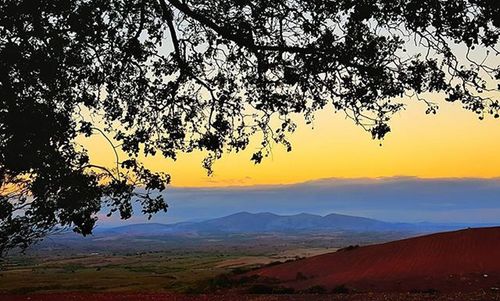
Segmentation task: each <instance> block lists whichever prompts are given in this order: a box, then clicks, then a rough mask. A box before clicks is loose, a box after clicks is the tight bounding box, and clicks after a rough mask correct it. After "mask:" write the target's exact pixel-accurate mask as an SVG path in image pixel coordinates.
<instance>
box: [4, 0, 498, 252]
mask: <svg viewBox="0 0 500 301" xmlns="http://www.w3.org/2000/svg"><path fill="white" fill-rule="evenodd" d="M496 2H497V0H454V1H447V0H398V1H395V0H338V1H331V0H203V1H202V0H72V1H69V0H30V1H27V0H6V1H2V2H1V3H0V181H1V182H0V186H1V188H0V189H1V191H0V253H2V254H3V253H4V252H6V251H7V250H8V249H11V248H14V247H26V246H28V245H29V244H30V243H32V242H34V241H36V240H37V239H39V238H41V237H43V236H44V235H46V234H47V233H48V232H50V231H53V230H54V229H55V228H56V226H57V225H59V226H62V227H63V228H67V227H71V228H73V229H74V231H76V232H79V233H81V234H84V235H86V234H89V233H91V231H92V228H93V227H94V224H95V221H96V213H97V212H99V211H100V210H103V208H104V207H108V208H109V209H108V210H109V212H110V214H111V213H113V212H116V211H117V212H118V213H119V214H120V215H121V217H122V218H128V217H130V216H131V213H132V212H131V211H132V202H135V201H137V202H140V203H141V204H142V208H143V212H144V213H145V214H148V215H151V214H154V213H156V212H158V211H161V210H166V209H167V205H166V203H165V200H164V199H163V197H162V196H161V194H160V192H162V191H163V190H164V189H165V187H166V185H167V184H168V182H169V180H170V178H169V176H168V175H167V174H163V173H154V172H152V171H150V170H148V169H146V168H145V167H144V166H142V165H141V164H140V162H138V159H137V157H138V156H139V155H140V154H144V155H155V154H157V153H159V154H161V155H163V156H165V157H168V158H173V159H175V157H176V155H177V154H178V153H180V152H191V151H193V150H197V149H198V150H203V151H206V152H207V153H208V155H207V157H206V158H205V160H204V161H203V165H204V167H205V168H207V170H208V171H209V172H210V171H211V166H212V163H213V162H214V160H216V159H218V158H220V157H221V155H222V154H223V152H226V151H236V152H237V151H239V150H242V149H245V148H246V147H247V146H248V144H249V139H250V137H251V136H252V135H257V136H258V137H259V138H261V139H262V143H261V149H259V150H258V151H257V152H255V153H254V154H253V156H252V157H251V160H253V161H255V163H259V162H261V160H262V159H263V158H264V157H266V156H267V154H268V153H269V147H270V145H271V144H274V143H276V144H282V145H284V146H285V147H286V149H287V150H288V151H290V150H291V145H290V143H289V142H288V141H287V135H288V134H289V133H290V132H293V131H294V129H295V127H296V125H295V124H294V122H293V120H292V116H293V115H301V116H304V117H305V118H306V120H307V121H308V122H311V121H312V120H313V118H314V112H315V111H317V110H319V109H322V108H325V107H327V106H331V107H333V109H334V110H335V111H341V112H344V113H345V114H346V115H347V116H348V117H350V118H351V119H352V120H353V122H354V123H356V124H358V125H360V126H362V127H364V128H365V129H366V130H367V131H368V132H370V133H371V135H372V137H373V138H374V139H383V137H384V136H385V135H386V134H387V133H388V132H389V131H390V127H389V124H388V122H389V120H390V117H391V115H393V114H394V113H396V112H399V111H400V110H402V109H404V107H405V104H406V102H408V101H414V99H417V100H420V101H422V102H424V103H425V104H426V105H427V113H436V111H437V105H436V104H435V103H433V102H431V101H429V100H427V99H426V98H425V96H426V94H428V93H436V94H437V95H440V96H441V97H442V98H444V99H446V100H447V101H450V102H459V103H461V104H462V106H463V107H464V108H465V109H468V110H471V111H473V112H475V113H476V114H478V115H479V117H480V118H481V119H482V118H484V116H485V115H489V114H491V115H494V117H498V116H499V115H498V110H499V108H500V107H499V102H498V99H495V98H494V97H495V95H496V94H495V93H496V92H498V90H499V87H498V81H499V80H500V69H499V66H498V65H497V66H495V65H494V64H495V62H494V60H495V58H497V61H496V63H497V64H498V55H499V50H498V37H499V32H500V19H499V18H498V16H499V15H500V9H499V6H498V5H497V3H496ZM462 50H465V54H463V52H464V51H462ZM478 57H480V59H478ZM404 96H413V97H412V98H408V97H404ZM93 134H99V135H104V136H105V137H106V139H108V141H109V142H110V147H112V149H113V150H115V153H116V154H117V157H116V162H115V163H116V166H115V167H114V168H106V167H104V166H97V165H94V164H92V162H90V160H89V156H88V154H87V152H86V150H85V149H84V148H83V147H82V146H81V145H78V144H77V142H76V140H75V139H76V138H77V137H78V136H80V135H85V136H90V135H93ZM119 153H124V154H125V155H121V157H122V158H120V156H118V154H119ZM123 156H125V158H123ZM138 187H140V189H139V188H138Z"/></svg>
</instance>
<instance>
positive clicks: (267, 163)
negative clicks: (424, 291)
mask: <svg viewBox="0 0 500 301" xmlns="http://www.w3.org/2000/svg"><path fill="white" fill-rule="evenodd" d="M410 48H411V47H410ZM454 50H456V51H457V53H460V52H463V54H465V52H464V49H461V48H456V49H454ZM483 52H484V51H483ZM481 53H482V52H481V51H479V54H478V55H479V56H478V57H477V58H476V59H479V60H480V56H481V55H483V54H484V53H483V54H481ZM490 58H491V56H490ZM499 59H500V58H499V57H498V56H497V57H494V58H492V60H493V61H491V62H490V63H492V64H493V65H498V63H500V61H499ZM495 97H498V93H497V95H495ZM425 98H427V99H428V100H430V101H432V102H434V103H437V104H438V105H439V110H438V113H437V114H436V115H432V114H431V115H426V114H425V110H426V108H427V107H426V105H425V104H424V103H421V102H419V101H418V100H416V99H404V103H406V104H407V106H406V109H405V110H403V111H401V112H399V113H398V114H396V115H394V116H393V117H392V120H391V122H390V126H391V129H392V130H391V132H390V133H389V134H387V135H386V137H385V139H384V140H383V141H378V140H372V139H371V135H370V134H369V133H367V132H365V131H364V130H363V129H362V128H360V127H359V126H356V125H355V124H354V123H353V122H352V121H351V120H350V119H348V118H346V117H345V115H344V114H343V113H334V112H333V109H332V108H328V107H327V108H326V109H324V110H322V111H320V112H318V113H317V114H316V116H315V121H314V123H313V124H312V125H306V124H305V122H304V120H303V119H301V118H300V117H298V118H296V119H295V122H297V123H298V129H297V131H296V132H295V133H293V134H291V136H290V137H289V138H290V141H291V142H292V146H293V150H292V152H286V151H285V149H284V148H283V147H281V146H279V145H277V146H274V147H273V148H272V154H271V156H270V157H268V158H265V159H264V160H263V162H262V163H261V164H258V165H255V164H254V163H253V162H252V161H250V158H251V156H252V154H253V152H255V150H256V149H257V148H258V144H259V142H260V141H259V140H258V139H254V140H253V141H252V142H251V144H250V146H249V147H248V148H247V150H245V151H243V152H240V153H236V154H235V153H232V154H224V156H223V158H222V159H220V160H218V161H217V162H216V163H215V165H214V173H213V175H212V176H208V175H207V172H206V170H205V169H203V168H202V164H201V162H202V160H203V158H204V156H205V155H206V154H204V153H201V152H193V153H190V154H179V156H178V159H177V160H176V161H172V160H170V159H165V158H162V157H161V156H156V157H147V158H141V160H142V162H143V163H144V164H145V165H146V167H148V168H150V169H152V170H154V171H162V172H167V173H169V174H170V175H171V176H172V183H171V185H170V187H169V188H168V189H167V191H166V199H167V200H168V202H169V205H170V209H169V212H168V213H167V214H166V215H165V214H160V215H158V216H156V217H155V218H154V219H153V222H164V223H173V222H180V221H190V220H200V219H208V218H214V217H219V216H223V215H228V214H231V213H235V212H239V211H250V212H264V211H267V212H274V213H281V214H295V213H301V212H308V213H316V214H328V213H333V212H336V213H345V214H353V215H358V216H366V217H372V218H377V219H381V220H387V221H400V222H421V221H428V222H446V223H449V222H464V223H481V222H484V223H497V222H498V223H500V184H499V179H500V155H499V150H500V119H494V118H493V117H491V116H486V118H485V119H484V120H479V118H478V116H477V115H476V114H475V113H473V112H471V111H467V110H465V109H463V108H462V107H461V104H460V103H448V102H446V101H444V95H438V94H430V95H425ZM80 142H81V143H82V144H83V145H84V146H85V147H86V148H87V149H88V150H89V153H90V155H91V160H92V161H93V162H94V163H96V164H99V165H104V166H111V165H112V164H113V162H114V153H113V151H112V149H111V148H110V147H109V145H108V143H107V142H106V141H105V139H104V138H103V137H101V136H99V135H94V136H92V137H91V138H88V139H82V140H81V141H80ZM325 179H326V180H325ZM346 183H350V184H349V185H346ZM144 221H145V220H144V217H142V216H140V215H139V214H135V215H134V216H133V218H132V220H131V221H129V223H135V222H144ZM103 223H104V225H113V224H118V223H120V222H119V221H117V220H115V219H114V218H112V219H104V220H103V221H101V224H103Z"/></svg>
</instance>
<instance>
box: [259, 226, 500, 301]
mask: <svg viewBox="0 0 500 301" xmlns="http://www.w3.org/2000/svg"><path fill="white" fill-rule="evenodd" d="M252 274H257V275H259V276H260V277H263V278H266V277H267V278H274V280H276V279H277V280H278V281H279V283H280V285H284V286H287V287H292V288H295V289H307V288H309V287H312V286H323V287H324V288H326V289H333V288H335V287H337V286H339V285H345V286H347V287H348V288H350V289H355V290H358V291H391V292H392V291H427V290H437V291H441V292H457V291H476V290H481V289H486V290H492V291H495V290H497V288H499V287H500V227H494V228H478V229H466V230H460V231H454V232H446V233H438V234H433V235H427V236H421V237H417V238H410V239H405V240H400V241H395V242H390V243H385V244H378V245H371V246H365V247H359V248H353V249H349V250H343V251H338V252H335V253H329V254H324V255H319V256H315V257H310V258H307V259H304V260H299V261H295V262H290V263H285V264H281V265H276V266H271V267H265V268H262V269H259V270H256V271H253V272H252Z"/></svg>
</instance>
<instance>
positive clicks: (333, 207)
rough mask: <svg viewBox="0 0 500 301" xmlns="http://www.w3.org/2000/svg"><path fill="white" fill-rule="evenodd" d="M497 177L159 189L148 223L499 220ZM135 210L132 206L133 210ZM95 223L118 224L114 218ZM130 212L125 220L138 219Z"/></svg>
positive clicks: (139, 217) (337, 180)
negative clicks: (158, 203)
mask: <svg viewBox="0 0 500 301" xmlns="http://www.w3.org/2000/svg"><path fill="white" fill-rule="evenodd" d="M499 195H500V178H496V179H479V178H448V179H445V178H442V179H422V178H416V177H390V178H376V179H373V178H359V179H345V178H344V179H340V178H330V179H321V180H314V181H309V182H304V183H300V184H287V185H257V186H240V187H208V188H199V187H191V188H189V187H178V188H171V189H169V190H167V191H166V192H165V197H166V199H167V201H168V203H169V206H170V207H169V210H168V212H167V213H162V214H157V215H156V216H154V217H153V219H152V220H151V222H155V223H176V222H186V221H199V220H206V219H211V218H217V217H222V216H226V215H230V214H233V213H236V212H242V211H246V212H252V213H258V212H272V213H276V214H282V215H291V214H298V213H303V212H306V213H313V214H318V215H323V216H324V215H327V214H330V213H341V214H349V215H354V216H363V217H370V218H375V219H379V220H383V221H390V222H412V223H415V222H433V223H446V224H450V223H452V224H454V223H461V224H469V225H471V226H476V225H477V224H485V223H486V224H499V223H500V201H499V197H498V196H499ZM134 209H135V210H136V211H137V212H140V210H139V209H140V208H138V207H137V206H136V207H135V208H134ZM104 215H105V213H103V214H102V216H101V217H102V219H101V221H100V222H99V225H100V226H117V225H122V224H123V221H120V220H119V218H118V217H112V218H105V217H104ZM144 222H146V218H145V217H144V216H142V215H141V214H134V216H133V217H132V219H131V220H129V221H127V222H126V223H129V224H134V223H144Z"/></svg>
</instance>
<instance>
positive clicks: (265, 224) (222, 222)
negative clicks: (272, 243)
mask: <svg viewBox="0 0 500 301" xmlns="http://www.w3.org/2000/svg"><path fill="white" fill-rule="evenodd" d="M463 227H464V225H438V224H429V223H420V224H409V223H389V222H383V221H379V220H375V219H370V218H365V217H358V216H349V215H342V214H335V213H332V214H329V215H326V216H320V215H314V214H307V213H301V214H296V215H277V214H273V213H268V212H266V213H249V212H239V213H235V214H232V215H228V216H224V217H221V218H215V219H210V220H207V221H202V222H192V223H178V224H170V225H167V224H153V223H150V224H134V225H127V226H121V227H117V228H111V229H100V230H98V231H97V232H98V233H109V234H124V235H168V234H172V235H174V234H183V233H197V234H214V233H215V234H217V233H271V232H278V233H279V232H282V233H287V232H332V231H345V232H349V231H355V232H391V231H395V232H432V231H445V230H451V229H458V228H463Z"/></svg>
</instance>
